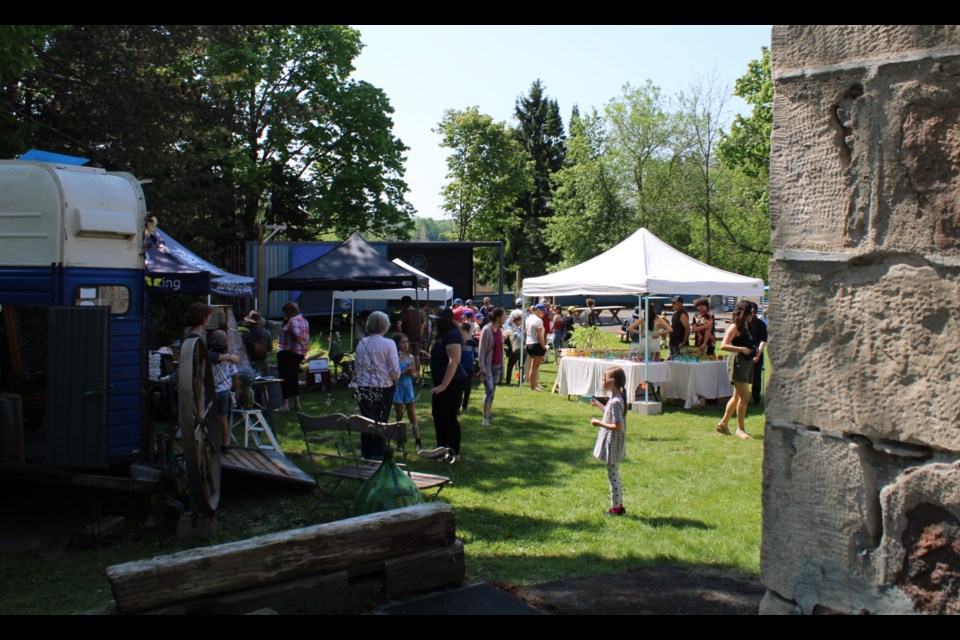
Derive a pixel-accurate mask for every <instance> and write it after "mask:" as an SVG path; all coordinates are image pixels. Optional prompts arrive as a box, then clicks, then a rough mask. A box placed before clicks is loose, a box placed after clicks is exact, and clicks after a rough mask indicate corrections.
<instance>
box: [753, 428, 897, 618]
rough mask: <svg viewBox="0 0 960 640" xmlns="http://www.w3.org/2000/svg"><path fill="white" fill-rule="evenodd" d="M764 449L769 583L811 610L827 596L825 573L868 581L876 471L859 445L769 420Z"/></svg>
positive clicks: (763, 550)
mask: <svg viewBox="0 0 960 640" xmlns="http://www.w3.org/2000/svg"><path fill="white" fill-rule="evenodd" d="M763 451H764V465H763V537H762V542H761V546H760V566H761V575H760V577H761V580H762V581H763V584H764V586H766V587H767V588H768V589H772V590H774V591H776V592H777V593H778V594H780V595H781V596H782V597H784V598H787V599H790V600H793V601H795V602H797V603H799V604H800V605H801V607H802V608H803V609H804V610H805V611H808V612H809V611H810V610H811V609H812V607H813V606H814V605H816V604H818V603H819V602H821V600H822V597H821V596H822V594H821V592H822V591H823V589H825V586H824V585H823V584H822V582H823V581H824V580H827V581H828V582H829V581H833V582H836V581H838V580H840V577H841V576H843V581H844V582H846V581H848V580H850V581H853V582H859V583H862V584H864V585H868V584H869V583H870V582H871V579H870V578H871V574H870V567H869V565H868V564H867V563H865V562H864V561H863V558H862V557H861V555H860V552H861V551H862V550H863V549H865V548H870V547H871V546H872V544H875V539H877V538H878V537H879V531H874V532H871V531H870V530H869V528H868V526H867V524H866V521H867V515H868V511H869V510H870V508H871V505H868V500H869V496H868V495H867V492H866V490H865V488H864V485H865V483H866V482H867V478H865V475H867V474H869V473H871V472H870V470H869V469H865V468H864V464H863V459H862V456H861V455H860V453H861V452H860V451H859V445H857V444H855V443H853V442H852V441H850V440H845V439H836V438H829V437H824V436H823V435H821V434H819V433H817V432H814V431H807V430H803V429H801V430H793V429H779V428H773V427H771V426H769V425H768V426H767V429H766V431H765V436H764V442H763ZM871 482H872V480H871ZM877 517H878V516H874V520H876V519H877Z"/></svg>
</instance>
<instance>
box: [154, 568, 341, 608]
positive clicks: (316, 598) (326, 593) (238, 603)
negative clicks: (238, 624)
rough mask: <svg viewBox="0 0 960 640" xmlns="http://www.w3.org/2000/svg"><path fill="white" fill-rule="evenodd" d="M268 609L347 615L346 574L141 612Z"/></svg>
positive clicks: (312, 577)
mask: <svg viewBox="0 0 960 640" xmlns="http://www.w3.org/2000/svg"><path fill="white" fill-rule="evenodd" d="M264 607H269V608H270V609H272V610H274V611H276V612H278V613H281V614H284V615H296V614H315V615H320V614H329V613H346V612H348V611H350V610H351V598H350V585H349V583H348V581H347V572H346V571H338V572H336V573H331V574H325V575H318V576H309V577H306V578H299V579H297V580H288V581H286V582H278V583H276V584H272V585H267V586H265V587H256V588H254V589H244V590H242V591H234V592H231V593H225V594H219V595H215V596H210V597H206V598H199V599H195V600H191V601H189V602H181V603H177V604H174V605H169V606H166V607H160V608H158V609H151V610H149V611H146V612H144V613H147V614H149V615H185V614H186V615H210V614H217V615H235V614H245V613H251V612H254V611H256V610H258V609H262V608H264Z"/></svg>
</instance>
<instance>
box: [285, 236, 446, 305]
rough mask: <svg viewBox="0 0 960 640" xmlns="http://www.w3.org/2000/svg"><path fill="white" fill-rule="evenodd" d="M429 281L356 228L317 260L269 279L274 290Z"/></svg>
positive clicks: (336, 288)
mask: <svg viewBox="0 0 960 640" xmlns="http://www.w3.org/2000/svg"><path fill="white" fill-rule="evenodd" d="M427 285H428V279H427V278H425V277H421V276H418V275H417V274H415V273H411V272H410V271H407V270H406V269H404V268H402V267H400V266H398V265H396V264H394V263H393V262H391V261H390V260H388V259H387V258H386V257H385V256H383V255H381V254H380V253H378V252H377V250H376V249H374V248H373V247H371V246H370V245H369V244H367V241H366V240H364V239H363V236H361V235H360V234H359V233H358V232H356V231H354V232H353V233H352V234H350V237H349V238H347V239H346V240H344V241H343V242H341V243H340V244H338V245H337V246H335V247H334V248H333V249H331V250H330V251H328V252H327V253H325V254H323V255H322V256H320V257H319V258H317V259H316V260H313V261H312V262H308V263H307V264H305V265H303V266H302V267H297V268H296V269H293V270H292V271H288V272H287V273H284V274H283V275H279V276H275V277H273V278H270V280H269V288H270V290H271V291H291V290H300V291H365V290H368V289H391V288H396V289H403V288H411V287H426V286H427Z"/></svg>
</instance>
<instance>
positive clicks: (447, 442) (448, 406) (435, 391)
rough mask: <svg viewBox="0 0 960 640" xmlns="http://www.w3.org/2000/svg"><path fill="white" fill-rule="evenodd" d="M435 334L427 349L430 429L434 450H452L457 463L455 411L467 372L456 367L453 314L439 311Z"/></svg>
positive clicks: (457, 337) (459, 340)
mask: <svg viewBox="0 0 960 640" xmlns="http://www.w3.org/2000/svg"><path fill="white" fill-rule="evenodd" d="M431 317H432V318H434V319H435V320H436V326H437V330H436V333H435V338H434V341H433V346H432V347H431V349H430V373H431V375H432V376H433V385H434V386H433V388H432V389H430V393H431V398H432V413H433V426H434V428H435V429H436V431H437V446H438V447H448V448H450V449H452V450H453V454H454V456H455V458H454V460H455V461H457V460H459V459H460V421H459V420H458V419H457V411H458V410H459V409H460V404H461V402H462V401H463V385H464V384H465V382H466V379H467V372H466V371H465V370H464V368H463V367H462V366H460V355H461V351H462V350H463V336H462V335H461V334H460V329H459V328H458V326H457V324H456V321H454V319H453V310H452V309H450V308H449V307H447V308H445V309H443V310H442V311H440V313H438V314H437V315H435V316H431Z"/></svg>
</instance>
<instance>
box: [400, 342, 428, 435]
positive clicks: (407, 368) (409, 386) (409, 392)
mask: <svg viewBox="0 0 960 640" xmlns="http://www.w3.org/2000/svg"><path fill="white" fill-rule="evenodd" d="M393 340H394V342H396V343H397V355H398V357H399V359H400V378H399V379H398V380H397V390H396V392H395V393H394V394H393V406H394V407H395V408H396V410H397V422H400V421H401V420H403V408H404V407H406V408H407V418H408V419H409V420H410V430H411V431H413V439H414V442H415V443H416V445H417V451H419V450H420V449H422V448H423V447H422V446H420V427H419V426H417V413H416V411H415V410H414V404H415V401H416V394H415V393H414V390H413V383H414V379H415V378H416V377H417V368H416V367H415V366H414V362H415V361H414V359H413V356H412V355H410V338H408V337H407V334H405V333H400V332H399V331H398V332H397V333H395V334H393Z"/></svg>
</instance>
